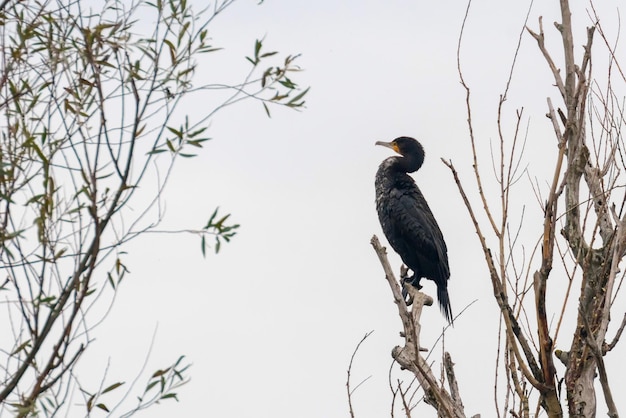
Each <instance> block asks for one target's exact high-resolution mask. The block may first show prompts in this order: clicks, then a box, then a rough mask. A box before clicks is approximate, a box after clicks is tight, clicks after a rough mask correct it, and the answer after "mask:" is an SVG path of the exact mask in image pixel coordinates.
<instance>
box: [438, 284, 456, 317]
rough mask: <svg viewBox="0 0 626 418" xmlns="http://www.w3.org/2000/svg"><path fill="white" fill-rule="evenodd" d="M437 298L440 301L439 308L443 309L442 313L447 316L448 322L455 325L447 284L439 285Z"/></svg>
mask: <svg viewBox="0 0 626 418" xmlns="http://www.w3.org/2000/svg"><path fill="white" fill-rule="evenodd" d="M437 300H438V301H439V308H440V309H441V313H442V314H443V316H445V317H446V320H447V321H448V324H450V325H454V321H453V315H452V308H451V307H450V297H449V296H448V287H447V286H437Z"/></svg>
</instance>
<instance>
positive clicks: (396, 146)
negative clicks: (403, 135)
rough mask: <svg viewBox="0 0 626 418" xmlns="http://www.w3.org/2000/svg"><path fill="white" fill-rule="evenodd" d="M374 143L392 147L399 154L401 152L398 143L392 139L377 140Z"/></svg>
mask: <svg viewBox="0 0 626 418" xmlns="http://www.w3.org/2000/svg"><path fill="white" fill-rule="evenodd" d="M374 145H382V146H383V147H387V148H391V149H392V150H394V151H395V152H397V153H398V154H399V153H400V150H399V149H398V144H396V143H395V142H394V141H391V142H383V141H376V144H374Z"/></svg>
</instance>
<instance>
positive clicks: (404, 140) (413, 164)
mask: <svg viewBox="0 0 626 418" xmlns="http://www.w3.org/2000/svg"><path fill="white" fill-rule="evenodd" d="M376 145H382V146H383V147H387V148H391V149H392V150H394V151H395V152H397V153H398V154H400V155H402V156H403V157H405V158H404V159H406V161H403V162H402V166H403V168H404V169H405V171H406V172H413V171H415V170H417V169H419V168H420V167H421V166H422V163H423V162H424V148H423V147H422V144H420V143H419V142H418V141H417V140H416V139H413V138H409V137H408V136H401V137H399V138H396V139H394V140H393V141H391V142H383V141H378V142H376ZM404 166H406V167H404Z"/></svg>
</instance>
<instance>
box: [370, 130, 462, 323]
mask: <svg viewBox="0 0 626 418" xmlns="http://www.w3.org/2000/svg"><path fill="white" fill-rule="evenodd" d="M376 144H377V145H383V146H386V147H388V148H391V149H393V150H394V151H396V152H398V153H399V154H401V155H402V156H401V157H400V156H394V157H389V158H387V159H386V160H384V161H383V162H382V163H381V164H380V167H379V168H378V172H377V173H376V209H377V211H378V219H379V220H380V224H381V226H382V229H383V232H384V233H385V236H386V237H387V240H388V241H389V244H391V246H392V247H393V249H394V250H395V251H396V252H397V253H398V254H399V255H400V257H401V258H402V261H403V262H404V264H406V265H407V266H408V267H409V268H410V269H411V270H412V271H413V276H412V277H411V278H410V280H409V281H410V283H411V284H413V285H414V286H416V287H419V282H420V279H421V278H423V277H425V278H427V279H429V280H432V281H434V282H435V284H436V285H437V299H438V301H439V306H440V307H441V311H442V312H443V314H444V315H445V317H446V319H447V320H448V322H450V323H451V322H452V310H451V308H450V298H449V297H448V279H449V277H450V268H449V266H448V249H447V247H446V243H445V241H444V239H443V234H442V233H441V230H440V229H439V225H438V224H437V221H436V220H435V217H434V216H433V213H432V211H431V210H430V208H429V207H428V203H426V199H424V196H423V195H422V192H421V191H420V189H419V188H418V187H417V185H416V184H415V181H414V180H413V178H411V177H410V176H409V175H408V174H407V173H412V172H414V171H417V170H418V169H419V168H420V167H421V166H422V163H423V161H424V149H423V148H422V146H421V144H420V143H419V142H417V141H416V140H415V139H413V138H408V137H400V138H396V139H395V140H393V141H392V142H389V143H387V142H377V143H376Z"/></svg>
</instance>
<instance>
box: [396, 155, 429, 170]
mask: <svg viewBox="0 0 626 418" xmlns="http://www.w3.org/2000/svg"><path fill="white" fill-rule="evenodd" d="M390 160H392V162H391V164H390V168H391V169H392V170H394V171H398V172H401V173H413V172H415V171H417V170H419V169H420V167H421V166H422V164H424V156H423V155H409V156H403V157H391V158H390Z"/></svg>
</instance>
